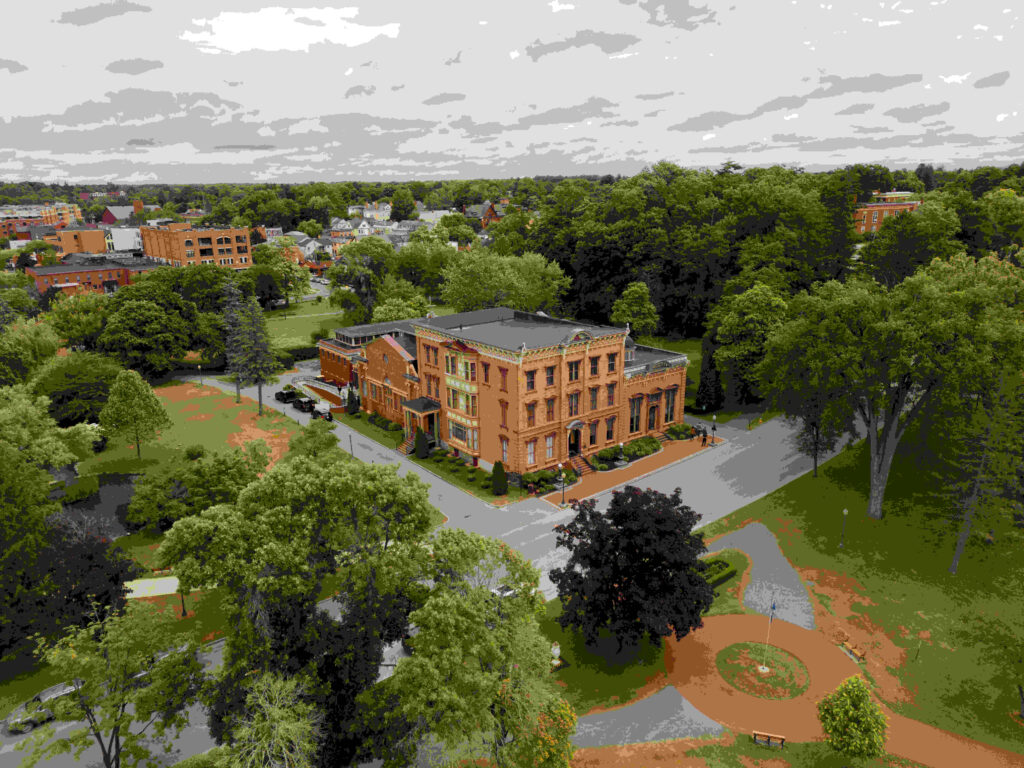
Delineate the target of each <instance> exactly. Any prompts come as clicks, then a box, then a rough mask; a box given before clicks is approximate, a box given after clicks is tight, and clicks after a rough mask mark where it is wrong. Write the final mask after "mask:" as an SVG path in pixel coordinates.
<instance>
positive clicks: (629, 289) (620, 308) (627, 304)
mask: <svg viewBox="0 0 1024 768" xmlns="http://www.w3.org/2000/svg"><path fill="white" fill-rule="evenodd" d="M610 320H611V321H612V322H613V323H615V324H616V325H626V324H627V323H628V324H629V327H630V329H631V330H632V331H633V332H634V333H635V334H636V335H637V336H646V335H648V334H652V333H654V332H655V331H656V330H657V329H658V310H657V308H656V307H655V306H654V304H653V303H652V302H651V291H650V289H649V288H648V287H647V283H630V284H629V285H627V286H626V288H625V290H623V291H622V296H621V297H620V298H619V299H617V300H616V301H615V304H614V305H612V314H611V317H610Z"/></svg>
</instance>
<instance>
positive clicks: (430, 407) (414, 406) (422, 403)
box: [402, 397, 441, 413]
mask: <svg viewBox="0 0 1024 768" xmlns="http://www.w3.org/2000/svg"><path fill="white" fill-rule="evenodd" d="M402 407H403V408H404V409H406V410H407V411H412V412H413V413H435V412H437V411H440V410H441V404H440V403H439V402H437V400H433V399H431V398H429V397H417V398H416V399H415V400H406V401H405V402H404V403H402Z"/></svg>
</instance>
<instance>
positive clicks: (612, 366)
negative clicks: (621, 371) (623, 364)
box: [608, 352, 615, 373]
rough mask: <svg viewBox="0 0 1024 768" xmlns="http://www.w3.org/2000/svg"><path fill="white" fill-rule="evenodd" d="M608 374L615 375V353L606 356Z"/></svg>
mask: <svg viewBox="0 0 1024 768" xmlns="http://www.w3.org/2000/svg"><path fill="white" fill-rule="evenodd" d="M608 373H615V353H614V352H612V353H611V354H610V355H608Z"/></svg>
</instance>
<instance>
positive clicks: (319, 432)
mask: <svg viewBox="0 0 1024 768" xmlns="http://www.w3.org/2000/svg"><path fill="white" fill-rule="evenodd" d="M337 447H338V435H337V434H336V433H335V431H334V425H333V424H332V423H331V422H329V421H326V420H323V419H312V420H311V421H310V422H309V423H308V424H307V425H306V426H304V427H303V428H302V429H300V430H299V431H298V432H296V433H295V434H294V435H292V439H291V440H289V441H288V453H287V454H285V460H295V459H296V458H298V457H300V456H305V457H306V458H309V459H317V458H321V457H323V456H325V455H326V454H328V453H331V454H334V452H335V450H336V449H337ZM335 455H337V454H335ZM344 455H345V454H343V453H342V454H341V456H344Z"/></svg>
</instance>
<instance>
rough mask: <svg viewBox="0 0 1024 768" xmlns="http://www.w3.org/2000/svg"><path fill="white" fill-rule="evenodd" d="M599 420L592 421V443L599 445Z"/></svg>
mask: <svg viewBox="0 0 1024 768" xmlns="http://www.w3.org/2000/svg"><path fill="white" fill-rule="evenodd" d="M598 423H599V422H596V421H592V422H590V444H591V445H597V425H598Z"/></svg>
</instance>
